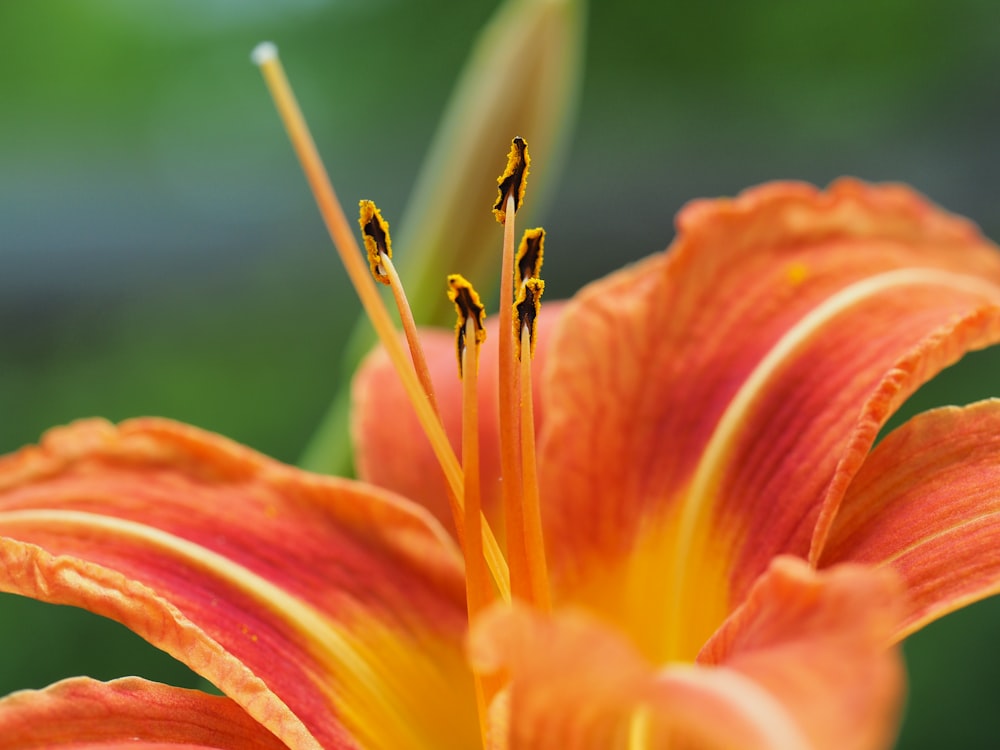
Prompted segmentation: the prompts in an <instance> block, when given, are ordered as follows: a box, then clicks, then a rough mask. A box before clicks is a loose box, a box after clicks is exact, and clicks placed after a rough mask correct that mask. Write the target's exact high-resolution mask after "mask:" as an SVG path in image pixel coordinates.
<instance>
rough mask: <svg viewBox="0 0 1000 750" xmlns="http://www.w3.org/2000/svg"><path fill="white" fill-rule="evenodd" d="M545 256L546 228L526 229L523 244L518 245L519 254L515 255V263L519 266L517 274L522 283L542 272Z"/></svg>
mask: <svg viewBox="0 0 1000 750" xmlns="http://www.w3.org/2000/svg"><path fill="white" fill-rule="evenodd" d="M544 256H545V230H544V229H542V228H541V227H536V228H535V229H526V230H524V235H523V236H522V237H521V244H520V245H518V248H517V254H516V255H515V256H514V265H516V266H517V276H518V278H519V279H520V280H521V284H522V285H523V284H525V283H526V282H527V281H528V279H535V278H538V276H540V275H541V273H542V260H543V259H544Z"/></svg>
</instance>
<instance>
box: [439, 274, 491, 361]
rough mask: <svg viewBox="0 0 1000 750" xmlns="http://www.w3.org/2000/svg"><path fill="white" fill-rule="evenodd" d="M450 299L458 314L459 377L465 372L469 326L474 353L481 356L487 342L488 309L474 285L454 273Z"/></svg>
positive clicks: (456, 333) (451, 279) (456, 335)
mask: <svg viewBox="0 0 1000 750" xmlns="http://www.w3.org/2000/svg"><path fill="white" fill-rule="evenodd" d="M448 299H450V300H451V301H452V302H454V303H455V309H456V310H457V312H458V322H457V323H456V324H455V339H456V347H457V349H458V376H459V377H462V375H463V373H464V371H465V361H464V359H465V352H466V339H467V335H468V332H469V330H470V329H469V328H468V324H469V323H470V322H471V323H472V329H471V331H472V332H473V333H474V335H475V339H476V341H475V344H476V346H475V347H474V351H475V353H476V357H477V360H476V361H477V363H478V356H479V346H480V345H481V344H482V343H483V342H484V341H485V340H486V308H485V307H483V303H482V302H481V301H480V300H479V294H478V293H477V292H476V290H475V289H473V288H472V284H470V283H469V282H468V281H466V280H465V278H464V277H463V276H461V275H460V274H457V273H453V274H451V275H450V276H449V277H448Z"/></svg>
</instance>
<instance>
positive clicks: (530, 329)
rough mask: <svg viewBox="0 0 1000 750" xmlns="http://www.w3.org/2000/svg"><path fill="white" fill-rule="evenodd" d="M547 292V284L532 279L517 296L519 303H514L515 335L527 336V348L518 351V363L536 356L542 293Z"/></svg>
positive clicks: (522, 286)
mask: <svg viewBox="0 0 1000 750" xmlns="http://www.w3.org/2000/svg"><path fill="white" fill-rule="evenodd" d="M544 291H545V282H544V281H542V280H541V279H539V278H532V279H528V280H527V281H525V282H524V283H523V284H522V285H521V288H520V291H519V292H518V294H517V301H516V302H515V303H514V314H513V315H512V316H511V317H512V318H513V317H516V318H517V320H516V322H514V323H513V325H514V335H515V336H517V337H518V338H521V337H523V336H524V335H525V334H527V337H528V338H527V342H528V345H527V347H524V346H521V347H518V349H517V359H518V361H520V360H522V359H524V355H525V354H527V358H528V359H531V358H532V357H533V356H534V355H535V334H536V332H537V330H538V313H539V311H540V310H541V309H542V292H544Z"/></svg>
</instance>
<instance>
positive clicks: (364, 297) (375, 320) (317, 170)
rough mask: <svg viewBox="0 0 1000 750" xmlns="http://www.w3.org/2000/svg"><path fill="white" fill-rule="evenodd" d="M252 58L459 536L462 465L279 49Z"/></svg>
mask: <svg viewBox="0 0 1000 750" xmlns="http://www.w3.org/2000/svg"><path fill="white" fill-rule="evenodd" d="M251 57H252V59H253V61H254V62H255V63H256V64H257V65H258V66H259V67H260V70H261V73H262V74H263V76H264V81H265V82H266V83H267V86H268V90H269V91H270V92H271V96H272V98H273V99H274V103H275V107H276V108H277V110H278V113H279V114H280V115H281V119H282V121H283V123H284V125H285V129H286V130H287V131H288V136H289V139H290V140H291V142H292V146H293V148H294V149H295V153H296V155H297V156H298V158H299V162H300V163H301V165H302V169H303V171H304V172H305V175H306V179H307V180H308V182H309V186H310V188H311V189H312V192H313V195H314V196H315V198H316V203H317V204H318V206H319V210H320V214H321V215H322V217H323V221H324V223H325V224H326V227H327V231H328V232H329V233H330V237H331V239H332V240H333V244H334V246H335V247H336V249H337V252H338V254H339V255H340V259H341V262H342V263H343V265H344V268H345V269H346V271H347V274H348V276H349V277H350V279H351V283H352V284H353V285H354V289H355V291H356V292H357V294H358V297H359V298H360V300H361V304H362V306H363V307H364V309H365V313H366V314H367V315H368V318H369V320H371V322H372V326H373V327H374V328H375V332H376V333H377V334H378V337H379V339H380V341H381V342H382V345H383V346H384V347H385V350H386V353H387V354H388V356H389V359H390V360H391V361H392V363H393V366H394V367H395V369H396V372H397V374H398V375H399V379H400V382H401V383H402V385H403V388H404V390H405V391H406V394H407V397H408V398H409V400H410V403H411V404H413V408H414V410H415V412H416V414H417V419H418V420H419V422H420V426H421V427H422V428H423V430H424V433H425V434H426V435H427V438H428V440H429V441H430V443H431V446H432V448H433V450H434V455H435V456H436V457H437V460H438V463H440V465H441V469H442V471H443V472H444V475H445V479H446V481H447V484H448V487H449V490H450V492H449V502H450V505H451V511H452V517H453V519H454V522H455V528H456V530H457V531H458V533H459V534H460V535H462V534H464V525H465V524H464V515H465V514H464V511H463V507H462V497H463V491H464V484H465V480H464V476H463V472H462V469H461V467H460V466H459V463H458V459H457V458H456V456H455V452H454V451H453V450H452V449H451V444H450V443H449V441H448V436H447V435H446V434H445V431H444V427H443V426H442V424H441V420H440V419H439V418H438V416H437V414H436V413H435V411H434V408H433V406H432V404H431V402H430V401H429V399H428V398H427V397H426V396H425V395H424V391H423V387H422V386H421V384H420V382H419V380H418V378H417V376H416V374H415V370H414V368H413V365H412V363H411V362H410V360H409V358H408V357H407V356H406V352H405V351H404V350H403V347H402V344H401V343H400V341H399V337H398V336H397V335H396V331H395V329H394V327H393V325H392V319H391V317H390V316H389V312H388V310H387V309H386V307H385V305H384V304H383V303H382V298H381V296H380V295H379V294H378V290H377V289H376V288H375V282H374V281H373V280H372V278H371V276H370V275H369V273H368V269H367V268H366V267H365V262H364V261H363V260H362V259H361V250H360V248H359V247H358V244H357V241H356V240H355V238H354V234H353V233H352V232H351V229H350V225H349V224H348V222H347V218H346V217H345V216H344V210H343V208H341V206H340V202H339V201H338V200H337V194H336V193H335V192H334V189H333V185H331V184H330V178H329V176H328V175H327V173H326V169H325V168H324V167H323V163H322V161H321V160H320V158H319V152H318V151H317V149H316V144H315V142H314V141H313V138H312V135H311V134H310V132H309V128H308V126H307V125H306V122H305V118H304V117H303V115H302V111H301V110H300V109H299V105H298V102H297V101H296V99H295V95H294V93H293V92H292V89H291V86H290V84H289V83H288V79H287V77H286V76H285V71H284V69H283V68H282V66H281V62H280V60H279V59H278V50H277V48H276V47H275V46H274V45H273V44H271V43H270V42H264V43H262V44H260V45H258V46H257V47H256V48H255V49H254V51H253V54H252V55H251ZM460 541H461V540H460ZM483 543H484V546H485V555H486V561H487V564H488V565H489V567H490V572H491V574H492V576H493V580H494V581H495V583H496V585H497V589H498V590H499V592H500V594H501V596H502V597H504V598H505V599H507V598H509V597H510V583H509V571H508V570H507V567H506V562H505V560H504V558H503V553H502V552H501V551H500V546H499V544H497V541H496V538H495V537H494V536H493V533H492V531H491V530H490V528H489V526H488V525H487V526H484V527H483Z"/></svg>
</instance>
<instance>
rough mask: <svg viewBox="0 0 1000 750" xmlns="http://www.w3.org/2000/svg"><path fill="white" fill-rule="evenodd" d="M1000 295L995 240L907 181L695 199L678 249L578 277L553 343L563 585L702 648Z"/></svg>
mask: <svg viewBox="0 0 1000 750" xmlns="http://www.w3.org/2000/svg"><path fill="white" fill-rule="evenodd" d="M998 303H1000V255H998V254H997V253H996V250H995V248H994V246H992V245H991V244H989V243H988V242H986V241H985V240H983V239H982V238H981V237H980V235H979V234H978V232H977V231H976V230H975V229H974V227H973V226H972V225H971V224H970V223H968V222H967V221H965V220H963V219H959V218H957V217H954V216H950V215H948V214H945V213H944V212H942V211H940V210H938V209H936V208H934V207H933V206H931V205H930V204H928V203H927V202H925V201H924V200H923V199H922V198H920V197H919V196H917V195H916V194H915V193H913V192H911V191H909V190H908V189H906V188H904V187H901V186H867V185H863V184H861V183H858V182H856V181H849V180H843V181H840V182H838V183H836V184H834V185H833V186H832V187H831V188H830V189H829V190H828V191H826V192H820V191H817V190H816V189H814V188H811V187H808V186H805V185H800V184H782V183H778V184H773V185H767V186H764V187H760V188H756V189H754V190H751V191H748V192H746V193H744V194H743V195H741V196H740V197H738V198H736V199H733V200H720V201H701V202H697V203H694V204H691V205H689V206H688V207H686V208H685V209H684V211H683V212H682V213H681V215H680V216H679V218H678V239H677V241H676V242H675V243H674V245H673V246H672V248H671V250H670V251H669V252H668V253H666V254H665V255H660V256H654V257H652V258H650V259H648V260H646V261H643V262H642V263H639V264H637V265H635V266H632V267H630V268H626V269H624V270H623V271H620V272H618V273H617V274H614V275H612V276H611V277H609V278H607V279H605V280H603V281H601V282H598V283H595V284H593V285H591V286H590V287H588V288H587V289H585V290H583V291H582V292H581V293H580V294H579V295H577V297H575V298H574V300H573V301H572V302H571V303H570V305H569V306H568V308H567V310H566V312H565V313H564V315H563V317H562V319H561V321H560V325H559V328H558V329H557V330H556V332H555V334H554V337H553V341H552V344H551V348H550V351H549V353H548V354H549V360H548V361H549V365H548V367H547V369H546V372H545V382H544V383H543V389H542V401H543V403H544V404H545V407H546V410H547V411H546V415H547V416H546V424H545V427H544V429H543V431H542V435H541V438H540V441H539V450H540V460H539V471H540V475H541V491H542V499H543V506H544V509H545V511H546V540H547V542H548V544H549V551H550V556H551V558H552V560H551V564H552V571H553V576H554V578H555V580H556V585H557V587H558V588H559V593H560V594H561V598H562V600H563V601H574V602H578V603H582V604H584V605H585V606H587V607H588V608H591V609H594V610H596V611H598V612H600V613H601V615H602V616H604V617H607V618H611V619H613V620H614V621H616V622H617V623H618V624H619V625H620V626H621V627H624V628H626V629H628V630H629V631H630V632H632V633H633V635H634V637H635V638H636V639H637V641H638V642H639V643H640V644H641V647H642V650H643V652H644V653H645V654H646V655H647V656H648V657H650V658H652V659H654V660H657V659H676V658H680V659H685V658H691V657H692V656H693V655H694V653H695V652H696V650H697V648H698V646H699V645H700V644H701V643H703V642H704V640H705V638H707V636H708V635H709V634H710V633H711V632H712V631H713V630H714V629H715V628H716V627H717V626H718V624H719V623H720V622H721V620H722V619H723V618H724V617H725V616H726V615H727V614H728V612H730V611H731V610H732V608H733V607H734V606H735V605H736V604H738V603H739V602H740V601H741V600H742V598H743V597H744V596H745V595H746V592H747V590H748V588H749V586H750V585H751V583H752V582H753V580H754V579H755V578H756V576H758V575H759V574H760V573H761V572H762V571H763V570H764V569H765V568H766V566H767V564H768V561H769V560H770V559H771V558H772V557H773V556H775V555H776V554H780V553H783V552H794V553H796V554H798V555H802V556H805V555H806V554H807V553H808V550H809V545H810V535H811V534H812V532H813V527H814V525H815V523H816V520H817V518H818V517H820V513H821V510H820V509H821V506H823V505H824V502H825V503H826V509H825V510H824V511H823V516H822V517H823V519H824V523H828V522H829V518H831V517H832V516H833V513H834V511H835V509H836V505H837V503H838V501H839V497H840V494H839V493H842V491H843V486H841V485H840V484H836V483H833V480H834V477H835V476H836V477H838V481H839V480H840V478H844V477H847V478H849V476H850V474H851V472H852V471H853V470H855V469H856V465H855V464H854V463H852V462H854V460H855V458H856V457H857V456H859V455H860V456H863V455H864V453H866V452H867V450H868V449H869V448H870V446H871V443H872V442H873V440H874V438H875V435H876V434H877V431H878V428H879V426H880V425H881V424H883V423H884V420H885V419H886V418H887V417H888V416H889V415H890V414H891V412H892V410H893V409H895V408H896V407H897V406H898V405H899V403H901V402H902V401H903V400H904V399H905V398H906V396H907V395H909V394H910V393H912V392H913V390H915V389H916V388H917V387H918V386H919V385H920V384H922V383H923V382H925V381H926V380H927V379H928V378H930V377H931V376H933V375H934V374H935V373H936V372H938V371H939V370H940V369H941V368H943V367H945V366H947V365H948V364H951V363H952V362H954V361H955V360H956V359H958V358H959V357H960V356H961V355H962V354H963V353H964V352H966V351H968V350H970V349H974V348H978V347H983V346H986V345H988V344H990V343H993V342H995V341H997V340H1000V307H998ZM841 461H843V464H842V465H841V466H840V469H839V470H838V462H841ZM824 499H825V500H824ZM822 533H823V531H822V529H820V530H818V531H817V536H818V537H820V536H822ZM623 582H627V585H623ZM664 589H665V590H666V591H667V595H666V596H663V597H660V598H657V599H654V597H655V596H656V594H655V593H654V591H660V590H664ZM654 601H655V602H656V603H653V602H654ZM695 602H698V603H699V608H698V610H697V616H695V617H688V615H687V613H688V612H690V611H692V609H694V607H693V606H692V605H693V603H695Z"/></svg>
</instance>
